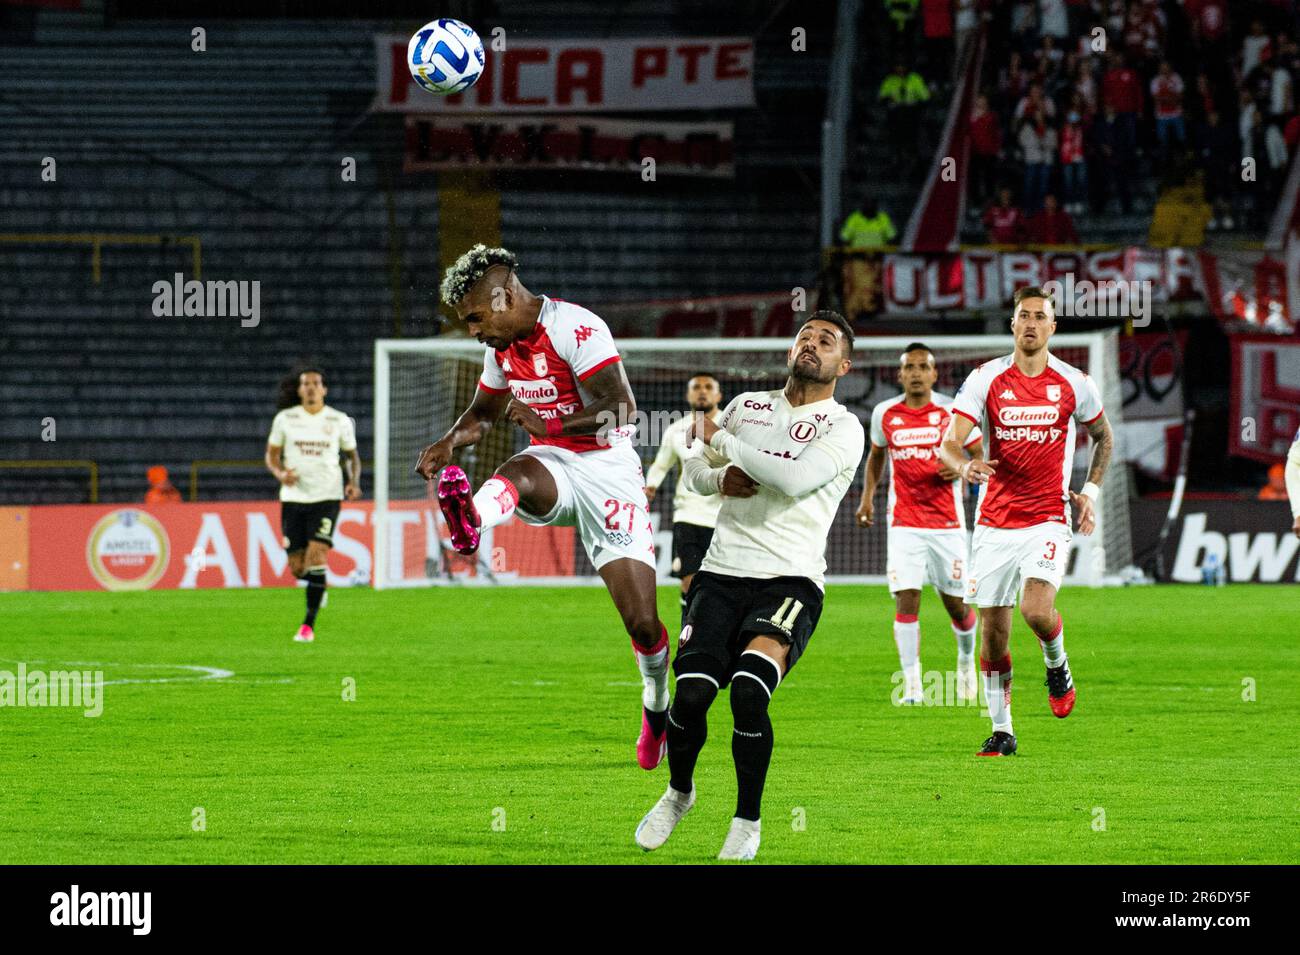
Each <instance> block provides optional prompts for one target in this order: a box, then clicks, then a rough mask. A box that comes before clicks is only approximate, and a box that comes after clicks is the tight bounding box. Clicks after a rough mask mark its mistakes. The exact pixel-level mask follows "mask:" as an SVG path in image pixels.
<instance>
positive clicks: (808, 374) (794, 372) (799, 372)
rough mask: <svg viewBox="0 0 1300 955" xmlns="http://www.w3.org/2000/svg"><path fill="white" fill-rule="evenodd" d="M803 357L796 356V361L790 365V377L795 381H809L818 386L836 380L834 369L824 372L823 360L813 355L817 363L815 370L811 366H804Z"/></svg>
mask: <svg viewBox="0 0 1300 955" xmlns="http://www.w3.org/2000/svg"><path fill="white" fill-rule="evenodd" d="M802 357H803V356H802V355H796V356H795V358H794V361H792V362H791V363H790V377H791V378H793V379H794V380H795V381H807V382H811V383H812V384H816V385H824V384H826V383H827V382H828V381H831V380H833V379H834V378H835V371H834V369H830V370H824V369H823V368H822V362H821V359H820V358H818V357H817V356H816V355H812V356H811V357H812V359H813V361H815V362H816V363H817V365H816V367H815V368H814V367H813V366H811V365H807V364H804V363H802V362H801V361H800V359H801V358H802Z"/></svg>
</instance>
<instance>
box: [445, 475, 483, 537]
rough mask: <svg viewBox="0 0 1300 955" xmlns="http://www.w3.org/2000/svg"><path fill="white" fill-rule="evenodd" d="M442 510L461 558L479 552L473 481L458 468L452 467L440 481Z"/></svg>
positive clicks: (477, 520)
mask: <svg viewBox="0 0 1300 955" xmlns="http://www.w3.org/2000/svg"><path fill="white" fill-rule="evenodd" d="M438 506H439V507H441V508H442V516H443V517H444V518H446V520H447V527H448V528H449V529H450V530H451V546H452V547H453V548H454V549H455V551H456V553H458V554H465V555H466V556H468V555H470V554H472V553H474V552H475V551H477V550H478V542H479V529H478V528H479V519H478V510H477V509H476V508H475V507H474V491H473V489H472V488H470V486H469V477H468V476H467V475H466V474H465V472H464V471H462V470H461V469H460V468H458V467H457V466H456V465H454V464H449V465H447V466H446V467H445V468H443V471H442V477H440V478H439V479H438Z"/></svg>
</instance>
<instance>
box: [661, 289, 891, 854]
mask: <svg viewBox="0 0 1300 955" xmlns="http://www.w3.org/2000/svg"><path fill="white" fill-rule="evenodd" d="M852 350H853V330H852V328H851V327H850V326H849V324H848V322H846V321H845V320H844V319H843V318H842V317H841V316H840V315H838V314H836V313H835V312H830V311H822V312H816V313H814V314H813V315H812V316H811V317H810V318H809V319H808V320H807V321H806V322H805V323H804V324H803V326H802V327H801V328H800V329H799V332H798V335H797V336H796V337H795V341H794V344H793V345H792V346H791V347H790V352H789V356H788V367H789V370H790V377H789V380H788V381H787V382H786V385H785V388H783V389H780V390H777V391H751V392H747V393H745V394H741V395H737V396H736V398H734V399H733V400H732V402H731V404H729V405H728V406H727V410H726V411H725V412H723V415H722V418H721V419H720V421H718V422H717V423H716V424H715V423H714V422H713V421H712V420H710V419H709V418H706V417H703V416H701V417H700V418H699V419H698V420H696V421H695V423H694V425H693V435H688V439H689V438H691V437H695V438H696V439H697V440H694V441H693V442H692V446H693V447H695V448H697V449H698V450H697V451H696V453H694V454H691V455H689V456H688V457H687V459H686V463H685V467H684V470H683V479H684V480H685V481H686V483H687V485H688V486H689V487H690V488H692V489H693V490H695V491H696V492H698V493H709V492H713V491H717V492H719V493H721V494H722V495H723V501H722V508H721V510H720V511H719V512H718V522H717V527H716V529H715V530H714V532H713V542H712V543H711V544H710V545H709V551H708V553H707V554H706V555H705V557H704V562H703V564H702V565H701V567H700V572H699V573H697V574H696V575H695V580H694V582H693V583H692V585H691V592H690V595H689V597H688V602H689V606H688V608H687V611H686V626H684V627H683V628H682V632H681V636H680V637H679V638H678V641H677V658H676V660H674V661H673V671H674V672H675V673H676V674H677V692H676V695H675V696H674V698H673V703H672V709H671V710H670V711H669V719H668V766H669V769H670V771H671V776H670V779H669V784H668V790H667V792H665V793H664V795H663V796H662V797H661V798H660V800H659V801H658V802H657V803H656V804H655V805H654V807H653V808H652V809H651V810H650V812H648V813H647V814H646V816H645V818H644V819H642V820H641V823H640V825H638V826H637V829H636V841H637V844H638V845H640V846H641V847H642V848H643V849H646V850H650V849H657V848H659V847H660V846H661V845H663V844H664V842H665V841H667V839H668V837H669V835H671V833H672V831H673V829H674V827H675V826H676V825H677V823H678V822H679V821H680V820H681V818H682V816H684V815H685V814H686V811H687V810H688V809H690V808H691V806H692V805H694V803H695V784H694V776H695V763H696V760H697V758H698V757H699V754H700V750H701V748H702V747H703V746H704V739H705V736H706V734H707V729H708V727H707V718H708V711H709V707H710V706H711V705H712V704H713V701H714V699H715V698H716V697H717V695H718V693H719V692H720V691H721V690H722V689H723V688H724V687H726V686H727V684H728V683H730V684H731V690H730V698H731V713H732V716H733V719H734V732H733V735H732V738H731V753H732V758H733V759H734V761H735V764H736V790H737V792H736V814H735V817H734V818H733V819H732V821H731V828H730V830H729V831H728V833H727V837H726V840H725V841H724V843H723V846H722V851H721V853H719V855H718V858H720V859H752V858H754V856H755V854H756V853H757V852H758V845H759V836H760V824H759V819H760V812H759V810H760V805H761V802H762V798H763V785H764V782H765V781H766V778H767V768H768V764H769V762H770V761H771V757H772V721H771V720H770V719H769V717H768V703H769V701H770V700H771V698H772V694H773V692H775V690H776V688H777V686H778V685H779V684H780V682H781V679H782V678H783V677H784V676H785V674H786V673H788V672H789V671H790V668H791V667H793V666H794V665H795V663H796V662H797V661H798V660H799V658H800V656H801V655H802V654H803V652H804V651H805V650H806V649H807V646H808V641H809V638H810V637H811V636H812V632H813V628H814V627H816V625H817V619H818V617H820V616H821V609H822V600H823V589H824V587H823V578H824V574H825V570H826V538H827V535H828V534H829V532H830V526H831V522H832V521H833V520H834V519H835V513H836V511H837V510H838V509H839V506H840V501H841V500H842V499H843V498H844V494H845V492H847V491H848V489H849V485H850V484H852V483H853V475H854V474H855V473H857V470H858V465H859V464H860V463H861V461H862V450H863V445H864V443H865V438H864V436H863V433H862V423H861V422H859V421H858V419H857V417H856V416H855V415H854V414H853V413H852V412H851V411H849V410H848V409H847V408H845V407H844V406H843V405H841V404H839V403H838V402H837V401H836V400H835V384H836V382H837V381H838V380H839V379H840V378H841V377H843V376H844V375H845V374H847V373H848V370H849V367H850V361H849V356H850V354H851V353H852ZM706 442H707V446H706V447H702V446H701V445H704V444H705V443H706Z"/></svg>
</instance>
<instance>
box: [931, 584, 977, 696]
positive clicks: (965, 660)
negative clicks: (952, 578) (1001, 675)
mask: <svg viewBox="0 0 1300 955" xmlns="http://www.w3.org/2000/svg"><path fill="white" fill-rule="evenodd" d="M939 596H940V597H941V598H942V599H943V609H944V610H947V611H948V618H949V619H950V620H951V621H952V634H953V636H954V637H955V638H956V640H957V699H959V700H962V701H969V700H974V699H976V697H977V696H978V692H979V691H978V689H977V686H978V680H977V678H976V675H975V631H976V623H977V620H978V618H977V616H976V614H975V610H974V609H973V608H972V607H970V606H968V605H967V604H966V601H964V600H962V599H961V597H958V596H956V595H954V594H946V593H940V594H939Z"/></svg>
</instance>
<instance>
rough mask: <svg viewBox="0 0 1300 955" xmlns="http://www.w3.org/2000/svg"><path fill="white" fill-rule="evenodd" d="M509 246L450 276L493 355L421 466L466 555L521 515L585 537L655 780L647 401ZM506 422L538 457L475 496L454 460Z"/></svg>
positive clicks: (480, 254) (662, 659)
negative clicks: (537, 284) (632, 670)
mask: <svg viewBox="0 0 1300 955" xmlns="http://www.w3.org/2000/svg"><path fill="white" fill-rule="evenodd" d="M518 265H519V261H518V259H517V258H516V257H515V255H514V254H513V253H511V252H509V251H507V250H505V249H489V248H487V247H486V246H483V245H476V246H474V248H472V249H470V250H469V251H468V252H466V253H465V254H464V255H462V256H461V257H460V258H459V259H458V260H457V261H456V263H455V264H454V265H453V266H451V268H449V269H447V274H446V277H445V278H444V279H443V282H442V290H441V291H442V298H443V301H445V302H448V303H450V304H451V305H452V306H453V307H455V309H456V313H457V315H459V316H460V318H461V319H462V320H464V321H465V323H466V324H467V325H468V326H469V331H470V334H472V335H473V336H474V337H475V338H477V339H478V340H479V341H480V342H482V343H483V344H485V345H487V346H488V347H487V350H486V351H485V353H484V356H483V375H482V377H481V378H480V379H479V384H478V391H477V393H476V394H475V395H474V399H473V401H471V402H470V406H469V408H468V409H466V410H465V412H464V413H463V414H462V415H461V416H460V417H459V418H458V419H457V420H456V423H455V424H454V425H452V428H451V430H450V431H448V432H447V434H445V435H444V436H443V437H442V438H441V439H439V440H438V441H437V442H435V443H434V444H431V445H429V446H428V447H427V448H425V449H424V451H423V453H421V455H420V460H419V462H418V463H417V464H416V468H415V470H416V472H417V473H418V474H420V476H421V477H423V478H424V479H425V480H427V481H432V480H433V479H434V476H435V475H437V474H438V472H439V471H441V472H442V477H441V478H440V479H439V481H438V503H439V505H440V507H441V508H442V513H443V515H444V516H445V517H446V519H447V525H448V527H449V528H450V529H451V543H452V546H453V547H454V548H455V549H456V550H457V551H459V552H460V553H462V554H472V553H474V552H475V551H476V550H478V546H479V540H480V535H481V534H482V532H483V530H485V529H486V528H489V527H495V526H497V525H498V524H502V523H505V522H506V521H508V520H509V519H510V518H511V516H512V515H518V517H519V518H520V520H522V521H524V522H525V523H527V524H534V525H538V526H541V525H548V524H558V525H563V526H576V528H577V530H578V534H579V536H580V537H581V539H582V543H583V546H584V547H585V548H586V551H587V556H588V557H589V558H590V559H591V563H592V565H593V566H594V567H595V568H596V572H597V573H598V574H600V576H601V578H602V579H603V580H604V581H605V586H606V587H608V588H609V594H610V596H611V597H612V598H613V600H614V606H615V607H617V608H618V612H619V615H620V616H621V617H622V618H623V626H624V627H625V628H626V630H627V632H628V635H629V636H631V638H632V649H633V651H634V653H635V656H636V662H637V668H638V669H639V670H640V672H641V678H642V682H643V684H644V690H643V693H642V697H641V699H642V719H641V735H640V738H639V739H638V740H637V762H638V763H640V765H641V767H642V768H643V769H654V768H655V767H656V766H658V765H659V763H660V762H661V761H662V760H663V757H664V753H665V748H666V746H667V732H666V730H667V718H668V633H667V631H666V630H665V629H664V625H663V624H662V623H661V622H660V620H659V612H658V610H657V608H656V605H655V553H654V541H653V536H652V533H653V532H652V530H651V527H650V511H649V508H648V507H647V504H646V497H645V479H644V476H643V474H642V472H641V460H640V458H639V457H638V456H637V453H636V450H635V448H633V446H632V437H633V435H634V431H635V429H634V427H633V426H631V425H629V423H628V422H629V421H631V420H632V418H633V416H634V415H635V414H636V402H635V400H634V399H633V397H632V389H631V387H630V386H629V384H628V380H627V375H626V373H625V372H624V370H623V364H622V362H621V360H620V359H619V354H618V349H617V348H615V347H614V340H613V338H612V337H611V336H610V333H609V328H608V327H607V326H606V325H605V323H604V322H603V321H602V320H601V319H600V318H599V317H598V316H596V315H595V314H593V313H592V312H589V311H587V310H586V309H585V308H582V307H580V306H577V305H571V304H569V303H567V302H561V301H557V300H555V299H551V298H547V297H546V296H538V295H534V294H532V293H531V292H529V291H528V289H526V288H524V286H523V284H522V283H521V282H520V281H519V277H518V276H517V275H516V274H515V270H516V269H517V268H518ZM502 414H504V415H505V418H506V420H507V421H510V422H512V423H514V424H516V425H518V426H519V427H521V428H523V429H524V431H526V432H528V434H529V436H530V437H531V439H532V441H531V444H530V446H529V447H527V448H525V449H524V450H523V451H521V452H520V453H519V454H516V455H515V456H514V457H512V458H510V460H508V461H506V462H505V463H504V464H502V465H501V467H499V468H497V471H496V474H495V475H493V476H492V477H491V478H489V479H488V480H487V481H485V482H484V483H483V486H482V487H480V488H479V490H478V493H477V494H475V493H474V492H473V489H472V488H471V487H470V483H469V478H468V476H467V475H466V474H465V472H464V471H463V470H461V468H459V467H457V466H456V465H454V464H452V463H451V457H452V452H453V451H454V450H455V449H456V448H459V447H462V446H464V445H468V444H474V443H476V442H478V441H480V440H482V438H483V436H484V435H485V434H486V433H487V431H488V429H489V428H491V427H492V425H493V423H494V422H496V421H497V420H498V419H499V418H501V416H502Z"/></svg>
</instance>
